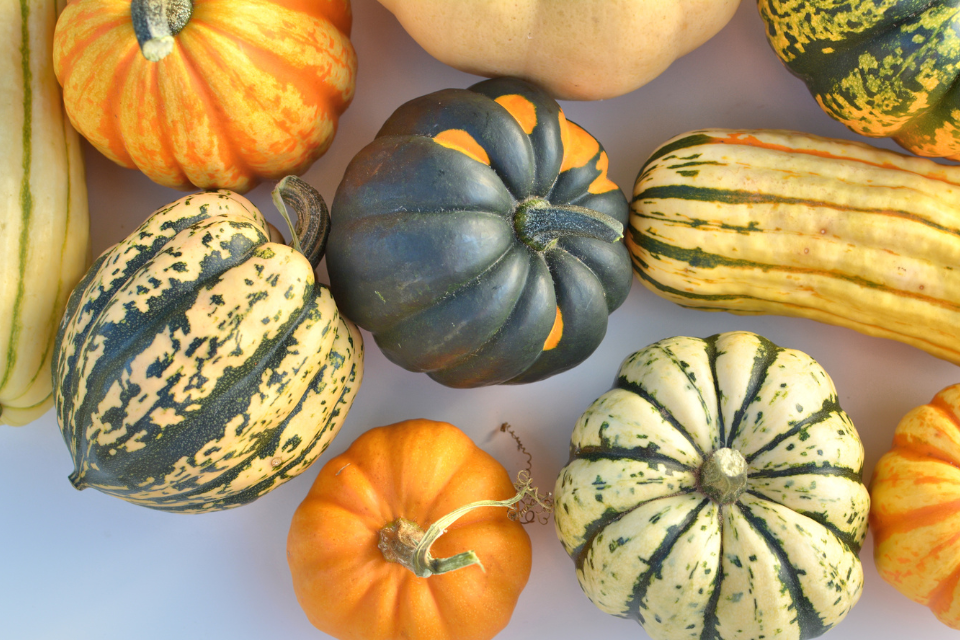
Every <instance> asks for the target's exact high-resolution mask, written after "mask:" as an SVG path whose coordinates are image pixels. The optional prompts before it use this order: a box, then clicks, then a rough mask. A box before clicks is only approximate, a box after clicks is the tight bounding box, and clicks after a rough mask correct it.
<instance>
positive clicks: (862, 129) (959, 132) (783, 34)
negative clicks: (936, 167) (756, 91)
mask: <svg viewBox="0 0 960 640" xmlns="http://www.w3.org/2000/svg"><path fill="white" fill-rule="evenodd" d="M757 5H758V8H759V11H760V16H761V17H762V18H763V20H764V22H765V23H766V27H767V40H768V41H769V42H770V45H771V46H772V47H773V50H774V51H775V52H776V54H777V56H778V57H779V58H780V60H781V62H783V64H784V65H785V66H786V68H787V69H788V70H789V71H790V72H791V73H793V74H794V75H795V76H797V77H798V78H800V79H801V80H803V81H804V82H805V83H806V85H807V88H808V89H809V90H810V92H811V93H812V94H813V96H814V98H815V99H816V101H817V103H818V104H819V105H820V107H821V108H822V109H823V110H824V111H825V112H826V113H827V114H828V115H830V116H832V117H833V118H836V119H837V120H839V121H840V122H842V123H843V124H845V125H846V126H847V127H849V128H850V129H851V130H853V131H855V132H857V133H859V134H862V135H865V136H873V137H880V136H884V137H887V136H889V137H891V138H893V139H894V140H896V141H897V143H899V144H900V145H902V146H903V147H904V148H906V149H908V150H910V151H912V152H913V153H916V154H919V155H922V156H943V157H949V158H953V159H960V126H958V125H960V118H958V112H957V108H958V106H960V102H958V99H957V91H956V86H957V81H958V78H960V29H958V27H957V25H958V19H960V7H958V6H957V3H956V2H954V1H950V2H947V1H946V0H922V1H919V0H857V1H856V2H838V1H837V0H758V3H757Z"/></svg>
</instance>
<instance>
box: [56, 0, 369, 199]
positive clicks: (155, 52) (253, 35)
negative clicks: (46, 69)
mask: <svg viewBox="0 0 960 640" xmlns="http://www.w3.org/2000/svg"><path fill="white" fill-rule="evenodd" d="M351 22H352V13H351V9H350V2H349V0H322V1H313V2H310V1H308V0H245V1H244V2H224V1H217V0H133V1H132V2H131V0H71V2H70V4H69V5H68V6H67V8H66V10H65V11H64V12H63V14H62V16H61V17H60V20H59V21H58V23H57V29H56V33H55V36H54V49H53V55H54V67H55V71H56V74H57V79H58V80H59V81H60V84H61V85H62V86H63V94H64V102H65V104H66V111H67V114H68V116H69V117H70V120H71V122H72V123H73V124H74V126H75V127H76V128H77V130H78V131H79V132H80V133H81V134H82V135H83V136H84V137H86V138H87V140H89V141H90V142H91V143H92V144H93V146H95V147H96V148H97V149H98V150H100V151H101V152H102V153H103V154H104V155H106V156H107V157H108V158H110V159H111V160H113V161H114V162H116V163H118V164H120V165H123V166H125V167H129V168H139V169H140V170H141V171H143V172H144V173H145V174H146V175H147V176H148V177H150V178H151V179H152V180H154V181H155V182H158V183H160V184H162V185H166V186H169V187H174V188H178V189H192V188H193V187H194V186H196V187H200V188H205V189H213V188H226V189H231V190H233V191H238V192H244V191H248V190H249V189H251V188H253V187H254V186H255V185H256V184H257V182H259V181H260V180H261V179H279V178H280V177H282V176H284V175H287V174H290V173H297V174H299V173H302V172H304V171H306V170H307V168H308V167H309V166H310V165H311V164H312V163H313V162H314V161H315V160H316V159H317V158H319V157H320V156H321V155H322V154H323V153H324V152H325V151H326V150H327V148H328V147H329V146H330V143H331V142H332V141H333V137H334V135H335V133H336V128H337V119H338V117H339V116H340V114H341V113H343V111H344V110H345V109H346V108H347V106H348V105H349V104H350V101H351V99H352V98H353V92H354V83H355V77H356V55H355V53H354V50H353V46H352V45H351V43H350V40H349V33H350V26H351Z"/></svg>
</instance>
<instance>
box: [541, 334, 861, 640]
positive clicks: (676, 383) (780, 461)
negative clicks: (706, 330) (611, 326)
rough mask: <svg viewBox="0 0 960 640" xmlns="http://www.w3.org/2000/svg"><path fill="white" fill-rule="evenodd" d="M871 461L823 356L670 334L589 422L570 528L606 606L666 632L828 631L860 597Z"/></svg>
mask: <svg viewBox="0 0 960 640" xmlns="http://www.w3.org/2000/svg"><path fill="white" fill-rule="evenodd" d="M863 461H864V454H863V446H862V445H861V442H860V439H859V437H858V435H857V432H856V430H855V429H854V426H853V424H852V423H851V422H850V419H849V418H848V417H847V415H846V414H845V413H844V412H843V411H842V410H841V408H840V406H839V405H838V404H837V394H836V391H835V389H834V386H833V383H832V382H831V380H830V378H829V376H828V375H827V374H826V372H825V371H824V370H823V369H822V368H821V367H820V366H819V365H818V364H817V363H816V362H815V361H814V360H813V359H812V358H810V357H809V356H808V355H806V354H804V353H801V352H799V351H796V350H792V349H782V348H780V347H777V346H776V345H774V344H773V343H771V342H770V341H769V340H766V339H764V338H762V337H759V336H757V335H754V334H752V333H746V332H732V333H725V334H720V335H715V336H712V337H709V338H706V339H699V338H688V337H677V338H669V339H666V340H662V341H660V342H657V343H655V344H652V345H650V346H648V347H646V348H645V349H642V350H640V351H638V352H636V353H634V354H632V355H631V356H629V357H628V358H627V359H626V360H625V361H624V363H623V365H622V366H621V368H620V371H619V374H618V376H617V381H616V384H615V386H614V388H613V389H612V390H611V391H609V392H607V393H606V394H604V395H603V396H601V397H600V398H599V399H598V400H597V401H596V402H594V403H593V404H592V405H591V406H590V408H589V409H587V411H586V412H585V413H584V414H583V415H582V416H581V417H580V419H579V421H578V422H577V424H576V428H575V429H574V432H573V436H572V439H571V445H570V461H569V463H568V464H567V465H566V466H565V467H564V468H563V469H562V471H561V473H560V476H559V478H558V479H557V484H556V488H555V512H554V515H555V522H556V529H557V534H558V536H559V538H560V541H561V542H562V543H563V546H564V548H565V549H566V551H567V552H568V553H569V554H570V556H571V557H572V558H573V560H574V563H575V566H576V573H577V578H578V579H579V581H580V585H581V587H582V588H583V590H584V592H585V593H586V595H587V596H588V597H589V598H590V599H591V600H592V601H593V602H594V604H596V605H597V606H598V607H599V608H600V609H601V610H603V611H605V612H607V613H610V614H613V615H617V616H621V617H625V618H633V619H636V620H638V621H639V622H640V624H642V625H643V628H644V630H645V631H646V632H647V633H648V634H649V635H650V637H651V638H654V640H680V639H702V638H716V639H722V640H741V639H742V640H746V639H750V638H781V639H783V640H799V639H805V638H813V637H816V636H818V635H820V634H822V633H823V632H825V631H827V630H828V629H830V628H831V627H833V626H834V625H835V624H837V623H838V622H839V621H840V620H841V619H842V618H843V617H844V616H845V615H846V614H847V612H848V611H849V610H850V608H851V607H853V605H854V604H855V603H856V602H857V600H858V598H859V597H860V593H861V589H862V586H863V572H862V568H861V565H860V560H859V558H858V553H859V550H860V545H861V544H862V542H863V538H864V535H865V534H866V530H867V514H868V512H869V502H870V498H869V494H868V493H867V489H866V487H864V484H863V481H862V470H863Z"/></svg>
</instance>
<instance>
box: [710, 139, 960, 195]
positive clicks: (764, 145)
mask: <svg viewBox="0 0 960 640" xmlns="http://www.w3.org/2000/svg"><path fill="white" fill-rule="evenodd" d="M714 140H716V141H717V142H720V143H722V144H734V145H743V146H747V147H757V148H759V149H770V150H772V151H783V152H784V153H803V154H807V155H811V156H816V157H818V158H829V159H831V160H847V161H851V162H860V163H862V164H865V165H868V166H871V167H878V168H880V169H893V170H895V171H908V172H910V173H917V172H915V171H910V170H909V169H906V168H904V167H900V166H897V165H895V164H892V163H890V162H870V161H869V160H865V159H863V158H856V157H851V156H846V155H838V154H835V153H830V152H829V151H822V150H820V149H798V148H796V147H788V146H786V145H782V144H774V143H771V142H763V141H762V140H760V139H758V138H757V137H755V136H752V135H750V134H745V133H738V132H734V133H731V134H729V135H727V136H724V137H722V138H714ZM918 175H922V176H924V177H926V178H930V179H931V180H941V181H943V182H946V183H948V184H958V183H957V182H956V181H954V180H949V179H948V178H946V177H944V176H941V175H937V174H933V173H918Z"/></svg>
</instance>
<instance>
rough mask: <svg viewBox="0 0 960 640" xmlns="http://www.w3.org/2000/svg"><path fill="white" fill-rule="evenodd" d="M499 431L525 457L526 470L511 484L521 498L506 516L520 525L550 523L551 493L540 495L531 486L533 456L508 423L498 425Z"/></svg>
mask: <svg viewBox="0 0 960 640" xmlns="http://www.w3.org/2000/svg"><path fill="white" fill-rule="evenodd" d="M500 431H501V432H503V433H509V434H510V436H511V437H512V438H513V439H514V440H516V442H517V450H518V451H520V453H522V454H523V455H525V456H527V468H526V470H524V471H521V472H519V473H518V474H517V481H516V482H514V483H513V486H514V488H515V489H516V490H517V492H518V493H522V494H523V497H522V498H521V499H520V501H519V502H517V503H516V504H514V505H513V506H512V507H510V509H509V511H508V512H507V515H508V516H509V517H510V519H511V520H514V521H516V522H519V523H521V524H530V523H532V522H539V523H540V524H547V522H549V521H550V514H551V513H553V492H548V493H546V494H542V493H540V490H539V489H537V488H536V487H533V486H531V485H532V484H533V471H532V469H533V456H532V455H531V454H530V452H529V451H527V448H526V447H525V446H523V442H522V441H521V440H520V436H518V435H517V434H516V432H515V431H514V430H513V427H511V426H510V423H509V422H504V423H503V424H501V425H500Z"/></svg>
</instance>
